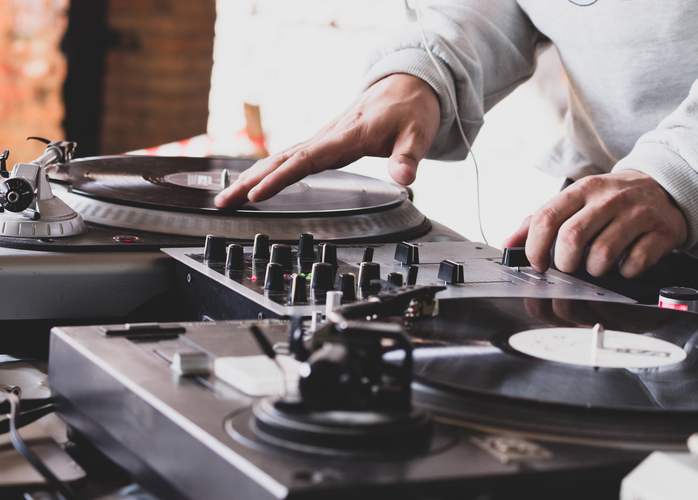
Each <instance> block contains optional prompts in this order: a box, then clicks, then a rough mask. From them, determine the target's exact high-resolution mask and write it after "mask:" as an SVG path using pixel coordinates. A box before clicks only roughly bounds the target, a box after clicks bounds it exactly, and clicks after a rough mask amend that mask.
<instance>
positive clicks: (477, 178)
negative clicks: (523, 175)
mask: <svg viewBox="0 0 698 500" xmlns="http://www.w3.org/2000/svg"><path fill="white" fill-rule="evenodd" d="M412 2H413V9H414V12H415V14H416V16H417V22H418V23H419V31H420V33H421V35H422V44H423V45H424V49H425V50H426V51H427V55H428V56H429V59H430V60H431V62H432V64H434V67H435V68H436V71H437V72H438V73H439V76H440V77H441V80H442V81H443V84H444V86H445V87H446V92H447V93H448V98H449V100H450V101H451V105H452V106H453V109H454V111H455V113H456V124H458V131H459V132H460V136H461V138H462V139H463V143H464V144H465V147H466V148H467V150H468V153H469V154H470V157H471V158H472V159H473V165H474V166H475V195H476V200H477V222H478V225H479V226H480V235H481V236H482V239H483V241H484V242H485V244H487V245H489V243H488V242H487V238H486V237H485V231H484V230H483V229H482V214H481V209H480V169H479V168H478V166H477V160H476V159H475V155H474V154H473V149H472V148H471V147H470V142H468V138H467V137H466V136H465V132H464V131H463V125H462V124H461V121H460V116H459V114H458V103H457V102H456V96H454V95H453V92H452V91H451V86H450V85H449V81H448V80H447V79H446V75H444V73H443V71H442V70H441V67H440V66H439V64H438V63H437V62H436V57H434V54H433V53H432V51H431V49H430V48H429V44H428V43H427V37H426V35H425V33H424V25H423V24H422V14H421V7H420V5H419V0H412Z"/></svg>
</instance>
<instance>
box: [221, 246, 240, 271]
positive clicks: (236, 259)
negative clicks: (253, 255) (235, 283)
mask: <svg viewBox="0 0 698 500" xmlns="http://www.w3.org/2000/svg"><path fill="white" fill-rule="evenodd" d="M225 268H226V269H227V270H228V271H242V270H244V269H245V250H244V249H243V248H242V245H237V244H235V243H232V244H230V245H228V250H227V252H226V257H225Z"/></svg>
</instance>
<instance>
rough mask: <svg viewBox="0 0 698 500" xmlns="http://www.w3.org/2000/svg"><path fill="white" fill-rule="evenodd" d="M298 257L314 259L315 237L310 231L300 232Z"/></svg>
mask: <svg viewBox="0 0 698 500" xmlns="http://www.w3.org/2000/svg"><path fill="white" fill-rule="evenodd" d="M298 258H299V259H303V260H315V238H313V235H312V234H310V233H303V234H301V237H300V239H299V240H298Z"/></svg>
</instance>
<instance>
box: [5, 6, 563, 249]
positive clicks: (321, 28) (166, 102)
mask: <svg viewBox="0 0 698 500" xmlns="http://www.w3.org/2000/svg"><path fill="white" fill-rule="evenodd" d="M403 22H406V11H405V3H404V0H217V1H216V0H196V1H191V0H0V26H1V27H2V29H1V30H0V89H1V91H0V131H1V134H0V150H4V149H9V150H10V160H9V164H10V165H12V164H14V163H17V162H20V161H30V160H32V159H34V158H36V157H38V156H39V155H40V154H41V152H42V151H43V145H41V144H39V143H37V142H35V141H30V142H27V141H25V138H26V137H28V136H32V135H33V136H42V137H46V138H49V139H52V140H57V139H63V138H66V139H69V140H72V141H76V142H77V143H78V150H77V153H78V154H77V156H79V157H81V156H94V155H110V154H121V153H126V152H132V151H139V152H141V153H143V152H147V153H151V154H152V153H155V154H166V155H206V154H227V155H233V156H243V155H244V156H254V155H261V154H264V151H265V150H268V151H269V152H274V151H278V150H281V149H284V148H286V147H288V146H290V145H293V144H295V143H297V142H300V141H302V140H305V139H307V138H308V137H309V136H311V135H312V134H314V133H315V132H316V131H317V129H319V128H321V127H322V126H324V125H325V124H326V123H327V122H328V121H330V120H331V119H332V118H333V117H334V116H336V115H337V114H338V113H340V112H341V111H342V110H343V109H344V108H346V107H347V106H348V105H349V104H350V103H351V102H352V101H353V99H354V98H355V97H356V96H357V95H358V94H359V93H360V92H361V90H362V80H363V75H364V73H365V70H366V61H367V60H368V58H369V56H370V54H371V51H372V50H373V47H375V46H376V45H377V44H378V43H379V42H380V41H381V40H383V39H384V38H386V37H388V36H390V34H391V32H392V31H393V30H395V28H396V27H397V26H398V25H399V24H400V23H403ZM565 92H566V91H565V82H564V77H563V74H562V70H561V67H560V63H559V60H558V58H557V56H556V53H555V52H554V50H549V51H548V52H546V53H544V54H543V55H542V56H541V59H540V62H539V70H538V71H537V73H536V75H534V77H533V78H532V79H531V80H530V81H529V82H527V83H526V84H524V85H523V86H521V87H520V88H519V89H518V90H516V91H515V92H514V93H513V94H512V95H511V96H509V97H507V98H506V99H505V100H504V101H503V102H502V103H500V104H499V105H497V106H496V107H495V108H494V109H493V110H492V111H491V112H490V113H489V114H488V115H487V117H486V123H485V126H484V128H483V129H482V131H481V132H480V135H479V136H478V139H477V141H476V142H475V144H474V148H473V150H474V153H475V157H476V159H477V162H478V165H479V168H480V194H481V211H482V223H483V228H484V232H485V235H486V237H487V239H488V241H489V243H490V244H491V245H493V246H500V245H501V241H502V240H503V239H504V238H505V237H507V236H508V235H509V234H511V233H512V232H513V231H514V230H515V229H516V228H517V227H518V226H519V225H520V223H521V220H522V219H523V218H524V217H525V216H526V215H529V214H530V213H532V212H533V211H534V210H535V208H536V207H538V206H539V205H540V204H542V203H543V202H545V201H546V200H547V199H549V198H550V197H552V196H553V195H554V194H555V193H556V192H557V191H558V189H559V187H560V185H561V183H562V179H554V178H551V177H549V176H548V175H546V174H543V173H542V172H540V171H538V170H537V169H536V165H537V164H538V163H539V161H540V160H541V159H542V158H543V157H544V155H545V154H546V152H547V150H548V149H549V148H550V147H551V146H552V145H553V144H554V143H555V141H556V140H557V139H558V138H559V137H561V136H562V135H563V133H564V131H563V120H562V117H563V115H564V112H565V110H566V93H565ZM246 104H247V106H245V105H246ZM385 164H386V160H384V159H376V158H366V159H364V160H361V161H359V162H357V163H355V164H354V165H351V166H350V167H348V169H349V170H350V171H353V172H357V173H361V174H364V175H369V176H373V177H377V178H381V179H385V180H389V178H388V176H387V173H386V170H385ZM412 187H413V190H414V196H415V204H416V205H417V207H418V208H419V209H420V210H421V211H422V212H423V213H425V214H426V215H427V216H428V217H430V218H432V219H434V220H437V221H439V222H441V223H443V224H446V225H447V226H449V227H451V228H452V229H454V230H456V231H458V232H460V233H461V234H463V235H464V236H466V237H467V238H469V239H471V240H475V241H482V237H481V235H480V231H479V228H478V220H477V204H476V184H475V174H474V165H473V162H472V159H471V158H469V159H468V160H466V161H463V162H453V163H443V162H435V161H423V162H422V164H421V166H420V171H419V174H418V178H417V181H416V182H415V184H414V185H413V186H412Z"/></svg>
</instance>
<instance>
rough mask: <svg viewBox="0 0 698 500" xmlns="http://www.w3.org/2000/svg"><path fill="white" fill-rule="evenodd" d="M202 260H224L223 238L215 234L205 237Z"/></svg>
mask: <svg viewBox="0 0 698 500" xmlns="http://www.w3.org/2000/svg"><path fill="white" fill-rule="evenodd" d="M204 260H208V261H224V260H225V238H224V237H223V236H217V235H215V234H209V235H207V236H206V244H205V246H204Z"/></svg>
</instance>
